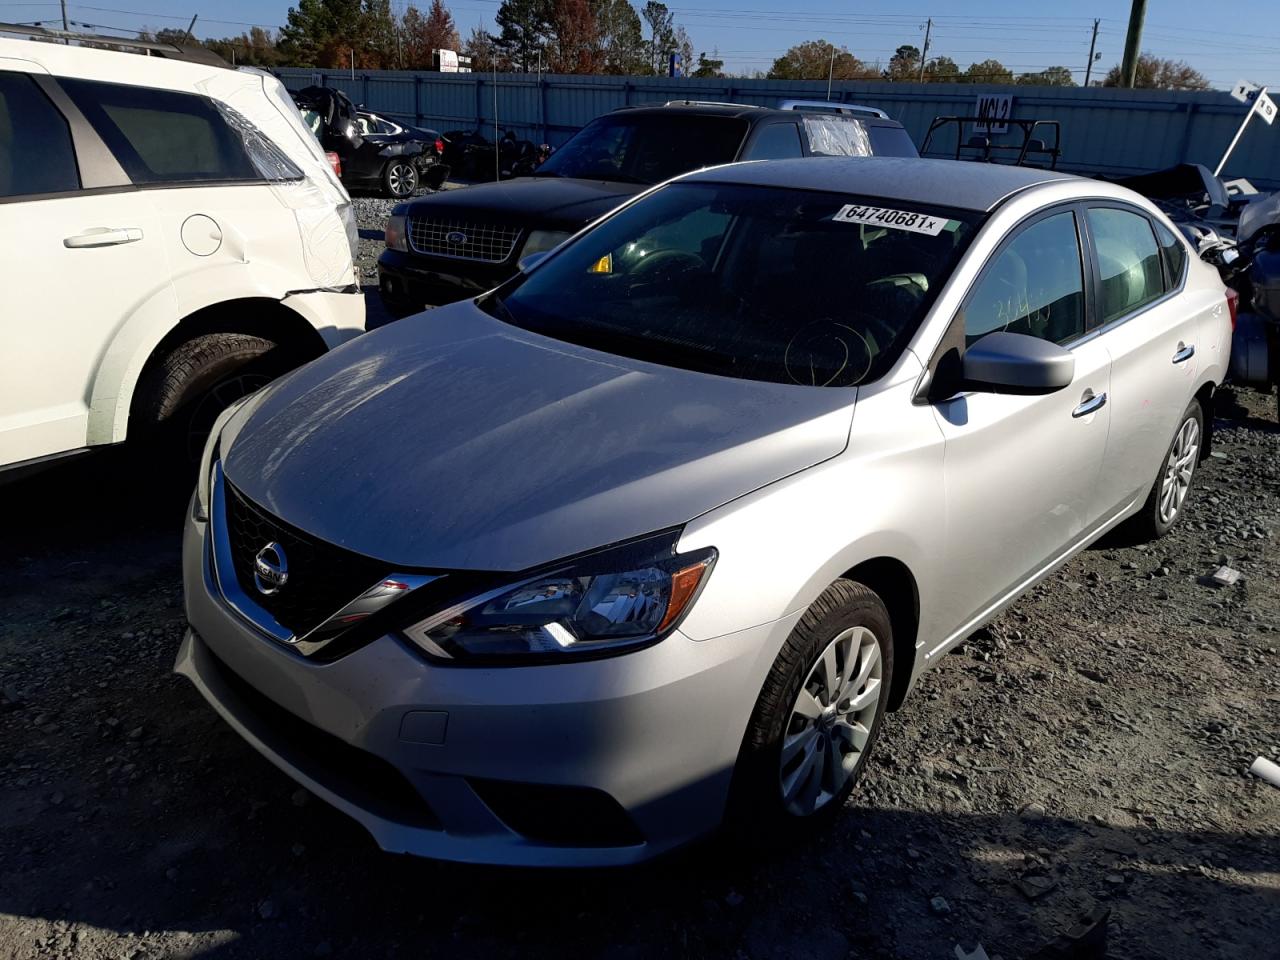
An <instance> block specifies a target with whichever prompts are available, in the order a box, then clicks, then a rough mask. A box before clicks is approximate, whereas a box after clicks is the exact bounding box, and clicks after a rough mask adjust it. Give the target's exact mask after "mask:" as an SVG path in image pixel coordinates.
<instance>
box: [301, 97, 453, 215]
mask: <svg viewBox="0 0 1280 960" xmlns="http://www.w3.org/2000/svg"><path fill="white" fill-rule="evenodd" d="M293 102H294V103H295V104H296V105H297V107H298V110H299V111H301V113H302V119H303V120H304V121H305V122H306V124H307V125H308V126H309V127H310V128H311V132H312V133H314V134H315V135H316V139H317V140H319V141H320V145H321V146H322V147H324V149H325V150H327V151H331V152H333V153H336V154H337V155H338V160H339V162H340V164H341V172H340V176H341V177H342V182H343V184H344V185H346V187H347V188H348V189H351V188H363V189H373V190H380V191H382V192H383V193H385V194H386V195H387V196H389V197H391V198H393V199H396V200H403V199H405V198H407V197H411V196H413V194H414V192H415V191H416V190H417V189H418V187H419V186H420V185H422V184H427V185H429V186H433V187H439V186H440V184H441V183H443V182H444V178H445V177H446V176H447V175H448V168H447V167H445V166H443V165H442V164H441V162H440V157H441V154H442V153H443V152H444V142H443V140H442V139H441V137H440V134H438V133H436V131H434V130H422V129H418V128H416V127H409V126H405V125H404V124H400V123H397V122H396V121H394V120H391V119H389V118H387V117H384V116H382V115H380V114H376V113H371V112H369V111H368V110H361V109H360V108H358V107H356V106H355V105H354V104H353V103H352V102H351V100H350V98H348V97H347V95H346V94H344V93H343V92H342V91H341V90H332V89H329V88H328V87H305V88H303V89H302V90H299V91H298V92H297V93H295V94H294V95H293Z"/></svg>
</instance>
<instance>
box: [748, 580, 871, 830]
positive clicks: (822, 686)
mask: <svg viewBox="0 0 1280 960" xmlns="http://www.w3.org/2000/svg"><path fill="white" fill-rule="evenodd" d="M828 666H830V667H831V668H832V669H834V670H835V671H836V676H837V678H838V679H837V681H836V683H835V690H836V693H835V695H834V696H833V695H832V693H831V692H830V690H829V689H828V683H827V681H826V679H825V677H826V675H827V674H826V673H825V671H826V669H827V667H828ZM860 678H865V679H860ZM892 680H893V627H892V626H891V623H890V619H889V611H888V610H887V609H886V608H885V605H884V601H882V600H881V599H880V597H879V596H877V595H876V594H875V592H874V591H872V590H871V589H869V588H868V587H866V586H864V585H863V584H861V583H856V582H854V581H852V580H843V579H842V580H837V581H836V582H835V583H833V584H832V585H831V586H829V587H828V588H827V589H826V590H825V591H823V593H822V595H821V596H820V597H818V599H817V600H815V601H814V602H813V605H812V606H810V607H809V609H808V610H807V611H805V614H804V616H803V617H802V618H801V619H800V622H799V623H797V624H796V626H795V628H794V629H793V630H792V631H791V635H790V636H788V637H787V640H786V642H785V643H784V644H783V645H782V650H781V651H780V652H779V653H778V656H777V659H776V660H775V661H774V663H773V668H772V669H771V670H770V671H769V676H768V677H767V678H766V679H765V682H764V688H763V689H762V690H761V691H760V697H759V699H758V700H757V701H756V706H755V709H754V710H753V711H752V715H751V722H750V724H749V725H748V727H747V734H746V737H745V738H744V739H743V744H742V752H741V754H740V756H739V759H738V767H737V770H736V771H735V773H734V783H733V788H732V793H731V796H730V803H729V819H730V822H731V824H733V825H734V826H736V827H739V828H742V832H744V833H745V834H748V835H752V836H759V834H757V831H758V830H760V829H761V828H764V830H765V831H766V832H767V833H769V834H772V835H773V836H774V837H777V836H778V835H779V834H782V835H785V834H789V833H790V832H791V831H793V830H795V829H797V828H800V829H803V828H807V827H809V826H810V825H811V824H812V825H815V826H817V825H819V824H823V823H825V822H827V821H828V820H830V819H831V818H832V817H834V816H835V815H836V814H837V813H838V812H839V810H840V808H841V807H842V806H843V805H844V801H845V799H846V798H847V797H848V796H849V794H850V793H851V792H852V791H853V787H854V784H855V783H857V780H858V777H859V776H861V774H862V770H863V768H864V767H865V766H866V759H867V757H868V755H870V753H871V750H872V748H873V747H874V746H875V741H876V736H877V734H878V733H879V730H880V721H881V718H882V717H883V716H884V710H885V705H886V704H887V702H888V700H889V696H888V692H889V688H890V686H891V684H892Z"/></svg>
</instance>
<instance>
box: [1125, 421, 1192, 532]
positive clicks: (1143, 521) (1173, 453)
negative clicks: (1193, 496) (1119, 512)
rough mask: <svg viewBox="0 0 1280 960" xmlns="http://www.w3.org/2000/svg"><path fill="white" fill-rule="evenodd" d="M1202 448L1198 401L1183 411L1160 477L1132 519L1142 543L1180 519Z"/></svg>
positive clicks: (1168, 529)
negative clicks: (1142, 540)
mask: <svg viewBox="0 0 1280 960" xmlns="http://www.w3.org/2000/svg"><path fill="white" fill-rule="evenodd" d="M1203 446H1204V408H1203V407H1201V406H1200V402H1199V401H1198V400H1192V401H1191V405H1190V406H1189V407H1187V409H1186V410H1185V411H1183V414H1182V417H1181V418H1180V419H1179V420H1178V429H1177V431H1176V432H1175V433H1174V435H1173V441H1172V442H1171V443H1170V444H1169V450H1168V452H1167V453H1166V454H1165V458H1164V461H1163V463H1162V465H1161V468H1160V473H1159V475H1158V476H1157V477H1156V480H1155V483H1154V484H1152V486H1151V492H1150V493H1149V494H1147V502H1146V503H1144V504H1143V506H1142V510H1141V511H1140V512H1138V513H1137V514H1136V515H1135V516H1134V518H1133V532H1134V534H1135V535H1136V536H1138V537H1140V538H1142V539H1144V540H1155V539H1157V538H1159V537H1163V536H1164V535H1165V534H1166V533H1168V532H1169V531H1170V530H1171V529H1172V528H1173V525H1174V524H1175V523H1177V522H1178V518H1179V517H1180V516H1182V510H1183V507H1184V506H1185V505H1186V501H1187V495H1188V494H1189V493H1190V492H1191V481H1192V480H1193V479H1194V478H1195V471H1196V467H1197V466H1198V465H1199V463H1200V450H1201V448H1202V447H1203Z"/></svg>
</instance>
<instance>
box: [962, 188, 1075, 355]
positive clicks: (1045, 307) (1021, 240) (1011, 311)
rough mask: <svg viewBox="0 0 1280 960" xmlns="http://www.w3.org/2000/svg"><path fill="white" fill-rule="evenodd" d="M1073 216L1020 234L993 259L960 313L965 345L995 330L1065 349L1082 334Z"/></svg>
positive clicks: (1066, 215)
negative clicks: (962, 315)
mask: <svg viewBox="0 0 1280 960" xmlns="http://www.w3.org/2000/svg"><path fill="white" fill-rule="evenodd" d="M1083 276H1084V273H1083V264H1082V261H1081V259H1080V241H1079V238H1078V237H1077V235H1076V218H1075V214H1073V213H1070V212H1066V213H1056V214H1054V215H1053V216H1050V217H1046V218H1045V219H1043V220H1040V221H1037V222H1036V223H1033V224H1032V225H1031V226H1029V227H1026V228H1025V229H1023V230H1022V231H1021V232H1020V233H1019V234H1018V235H1017V236H1015V237H1014V238H1013V240H1012V241H1011V242H1010V243H1009V244H1008V245H1007V246H1006V247H1005V248H1004V249H1003V250H1002V251H1001V252H1000V253H999V254H997V255H996V258H995V260H993V261H992V262H991V264H990V265H989V266H988V267H987V270H986V272H985V273H984V274H983V275H982V279H980V280H979V281H978V285H977V287H976V288H974V291H973V293H971V294H970V295H969V302H968V304H967V305H966V306H965V310H964V332H965V339H966V342H968V343H973V342H974V341H975V340H977V339H978V338H979V337H982V336H985V335H986V334H988V333H992V332H995V331H997V330H1007V331H1008V332H1010V333H1025V334H1030V335H1031V336H1033V337H1039V338H1040V339H1042V340H1052V341H1053V342H1054V343H1065V342H1067V341H1068V340H1071V339H1073V338H1074V337H1078V336H1080V335H1081V334H1082V333H1084V280H1083Z"/></svg>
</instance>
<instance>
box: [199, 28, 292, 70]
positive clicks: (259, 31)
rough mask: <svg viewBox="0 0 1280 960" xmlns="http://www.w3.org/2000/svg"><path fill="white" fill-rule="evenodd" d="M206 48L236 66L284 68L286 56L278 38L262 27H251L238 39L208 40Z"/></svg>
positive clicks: (205, 43) (205, 44)
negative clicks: (278, 44)
mask: <svg viewBox="0 0 1280 960" xmlns="http://www.w3.org/2000/svg"><path fill="white" fill-rule="evenodd" d="M204 46H206V47H208V48H209V49H210V50H212V51H213V52H214V53H216V54H217V55H218V56H220V57H222V59H223V60H226V61H227V62H229V63H234V64H236V66H242V67H243V66H248V67H264V68H266V69H271V68H272V67H279V66H282V65H283V64H284V60H285V55H284V54H283V53H282V52H281V51H280V49H279V48H278V47H277V46H276V38H275V37H274V36H272V34H271V32H270V31H269V30H264V29H263V28H262V27H250V28H249V32H248V33H242V34H241V35H240V36H238V37H223V38H222V39H221V40H212V39H210V40H206V41H205V42H204Z"/></svg>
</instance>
